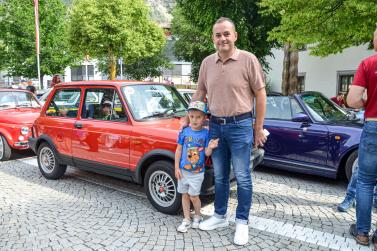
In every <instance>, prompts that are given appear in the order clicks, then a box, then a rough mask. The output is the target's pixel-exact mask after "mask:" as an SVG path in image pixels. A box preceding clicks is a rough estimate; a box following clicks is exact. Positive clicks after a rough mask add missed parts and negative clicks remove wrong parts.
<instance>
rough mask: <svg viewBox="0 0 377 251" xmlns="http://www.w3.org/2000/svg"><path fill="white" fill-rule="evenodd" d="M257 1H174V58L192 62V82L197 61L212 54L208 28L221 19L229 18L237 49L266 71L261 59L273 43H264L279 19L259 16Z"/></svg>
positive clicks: (195, 76)
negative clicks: (234, 28) (246, 53)
mask: <svg viewBox="0 0 377 251" xmlns="http://www.w3.org/2000/svg"><path fill="white" fill-rule="evenodd" d="M258 3H259V1H252V0H239V1H227V0H207V1H202V0H177V5H176V8H175V10H174V12H173V24H172V32H173V34H174V35H175V37H176V38H177V40H176V42H175V54H176V55H177V57H178V58H179V59H183V60H186V61H189V62H192V67H193V69H192V73H193V75H192V78H193V79H194V81H196V79H197V77H198V71H199V67H200V63H201V61H202V60H203V59H204V58H205V57H206V56H208V55H210V54H211V53H214V52H215V48H214V45H213V42H212V38H211V35H212V26H213V24H214V23H215V21H216V20H217V19H218V18H220V17H221V16H224V17H229V18H230V19H232V20H233V21H234V23H235V25H236V30H237V32H238V40H237V43H236V45H237V47H238V48H240V49H244V50H247V51H250V52H252V53H254V54H255V55H256V56H257V57H258V59H259V60H260V61H261V63H262V64H263V65H264V66H265V68H267V67H268V66H267V63H266V61H265V56H267V55H271V49H272V48H273V47H274V46H275V45H276V43H275V42H274V41H267V38H268V34H267V33H268V32H269V31H270V30H271V29H272V28H273V27H275V26H276V25H277V24H278V20H279V17H276V16H274V15H265V16H261V15H260V14H259V5H258Z"/></svg>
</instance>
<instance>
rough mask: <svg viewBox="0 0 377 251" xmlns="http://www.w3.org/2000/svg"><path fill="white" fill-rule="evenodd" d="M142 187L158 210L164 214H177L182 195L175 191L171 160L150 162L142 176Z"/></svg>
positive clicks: (175, 183) (175, 182)
mask: <svg viewBox="0 0 377 251" xmlns="http://www.w3.org/2000/svg"><path fill="white" fill-rule="evenodd" d="M144 189H145V193H146V194H147V197H148V199H149V201H150V202H151V204H152V205H153V206H154V207H155V208H156V209H157V210H158V211H160V212H162V213H165V214H177V213H178V212H179V211H180V209H181V206H182V203H181V198H182V197H181V194H179V193H178V192H177V181H176V179H175V177H174V165H173V163H172V162H170V161H166V160H160V161H156V162H154V163H152V164H151V165H150V166H149V167H148V169H147V172H146V174H145V177H144Z"/></svg>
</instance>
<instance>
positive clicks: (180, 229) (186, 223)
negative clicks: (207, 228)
mask: <svg viewBox="0 0 377 251" xmlns="http://www.w3.org/2000/svg"><path fill="white" fill-rule="evenodd" d="M190 227H191V221H189V220H186V219H183V221H182V223H181V225H179V226H178V228H177V231H178V232H181V233H186V232H187V229H189V228H190Z"/></svg>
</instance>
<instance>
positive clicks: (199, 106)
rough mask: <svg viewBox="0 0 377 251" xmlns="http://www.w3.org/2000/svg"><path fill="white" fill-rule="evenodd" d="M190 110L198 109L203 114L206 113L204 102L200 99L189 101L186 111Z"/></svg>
mask: <svg viewBox="0 0 377 251" xmlns="http://www.w3.org/2000/svg"><path fill="white" fill-rule="evenodd" d="M190 110H199V111H201V112H204V113H205V114H207V106H206V103H204V102H202V101H194V102H191V103H190V105H189V107H188V108H187V111H190Z"/></svg>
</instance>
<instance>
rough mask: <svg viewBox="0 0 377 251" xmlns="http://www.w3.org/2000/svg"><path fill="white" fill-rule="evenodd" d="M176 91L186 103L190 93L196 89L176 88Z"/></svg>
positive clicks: (190, 97) (188, 100)
mask: <svg viewBox="0 0 377 251" xmlns="http://www.w3.org/2000/svg"><path fill="white" fill-rule="evenodd" d="M177 90H178V92H179V93H180V94H181V95H182V96H183V97H184V98H185V101H186V102H187V103H190V102H191V99H192V95H194V93H195V91H196V90H193V89H177Z"/></svg>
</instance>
